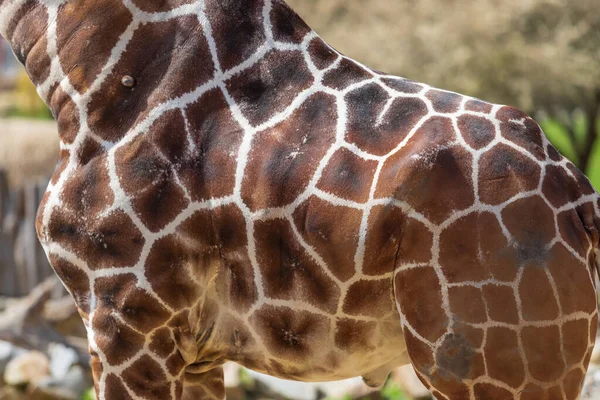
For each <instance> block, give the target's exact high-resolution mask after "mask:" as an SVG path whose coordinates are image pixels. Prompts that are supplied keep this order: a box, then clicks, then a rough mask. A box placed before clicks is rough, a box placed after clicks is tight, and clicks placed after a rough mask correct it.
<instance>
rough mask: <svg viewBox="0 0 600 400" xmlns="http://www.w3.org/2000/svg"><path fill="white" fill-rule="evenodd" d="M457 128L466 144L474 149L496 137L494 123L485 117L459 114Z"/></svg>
mask: <svg viewBox="0 0 600 400" xmlns="http://www.w3.org/2000/svg"><path fill="white" fill-rule="evenodd" d="M458 129H459V130H460V133H461V135H462V137H463V138H464V139H465V141H466V142H467V144H469V146H471V147H472V148H474V149H476V150H479V149H482V148H484V147H485V146H487V145H488V144H490V143H491V142H492V141H493V140H494V138H495V137H496V131H495V128H494V124H492V122H491V121H490V120H489V119H487V118H483V117H478V116H475V115H469V114H465V115H461V116H459V117H458Z"/></svg>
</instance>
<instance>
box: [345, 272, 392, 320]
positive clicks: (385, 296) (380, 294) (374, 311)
mask: <svg viewBox="0 0 600 400" xmlns="http://www.w3.org/2000/svg"><path fill="white" fill-rule="evenodd" d="M395 309H396V306H395V304H394V301H393V289H392V281H391V279H381V280H377V281H375V280H373V281H366V280H360V281H358V282H356V283H354V284H353V285H352V286H350V287H349V288H348V293H347V294H346V300H345V301H344V308H343V310H344V312H345V313H346V314H348V315H357V316H367V317H377V318H381V317H383V316H385V315H387V314H389V313H390V312H393V311H394V310H395Z"/></svg>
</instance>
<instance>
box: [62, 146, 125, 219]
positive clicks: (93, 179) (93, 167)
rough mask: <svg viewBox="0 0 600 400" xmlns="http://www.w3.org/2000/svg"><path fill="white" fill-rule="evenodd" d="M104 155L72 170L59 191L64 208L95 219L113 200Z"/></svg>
mask: <svg viewBox="0 0 600 400" xmlns="http://www.w3.org/2000/svg"><path fill="white" fill-rule="evenodd" d="M107 168H108V161H107V157H106V155H103V156H101V157H97V158H94V159H93V160H91V161H90V162H89V163H88V164H86V165H83V166H80V167H79V168H77V169H75V170H73V171H72V172H71V173H70V175H69V178H68V179H67V180H66V182H65V185H64V188H63V190H62V192H61V193H60V197H61V200H62V201H63V206H62V207H64V208H66V209H68V210H69V212H70V213H73V214H75V215H78V216H81V217H83V218H86V219H96V218H98V217H99V215H100V213H102V211H104V210H106V208H107V207H109V206H110V205H111V204H113V202H114V195H113V191H112V189H111V188H110V177H109V176H108V170H107Z"/></svg>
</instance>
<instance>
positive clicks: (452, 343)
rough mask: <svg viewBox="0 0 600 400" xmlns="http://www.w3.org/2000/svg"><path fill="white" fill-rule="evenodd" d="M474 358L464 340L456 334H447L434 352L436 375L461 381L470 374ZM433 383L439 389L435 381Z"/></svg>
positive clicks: (471, 349)
mask: <svg viewBox="0 0 600 400" xmlns="http://www.w3.org/2000/svg"><path fill="white" fill-rule="evenodd" d="M474 356H475V352H474V349H473V348H472V347H471V344H470V343H469V341H468V340H467V339H466V338H464V337H463V336H461V335H457V334H452V333H451V334H448V335H446V337H445V338H444V341H443V342H442V344H441V345H440V347H439V348H438V349H437V351H436V355H435V359H436V364H437V366H438V367H439V370H438V374H439V375H440V376H441V377H442V378H445V379H448V380H451V379H454V380H456V381H460V380H463V379H465V378H467V377H468V376H469V375H470V374H471V368H472V366H473V365H472V364H473V358H474ZM433 383H434V385H435V386H436V387H438V388H439V386H438V385H436V384H435V381H434V382H433ZM444 393H446V392H445V391H444ZM447 394H449V393H447Z"/></svg>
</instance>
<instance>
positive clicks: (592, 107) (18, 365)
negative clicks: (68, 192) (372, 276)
mask: <svg viewBox="0 0 600 400" xmlns="http://www.w3.org/2000/svg"><path fill="white" fill-rule="evenodd" d="M288 3H289V4H290V5H291V6H292V7H293V8H295V9H296V11H298V12H299V14H300V15H301V16H302V17H303V18H304V19H305V20H306V21H307V22H308V23H309V25H311V26H312V28H313V29H315V31H316V32H318V33H319V34H320V35H321V36H322V37H323V38H324V39H325V40H326V41H328V42H329V43H330V44H331V45H332V46H333V47H335V48H336V49H337V50H339V51H340V52H342V53H344V54H346V55H348V56H350V57H352V58H355V59H357V60H359V61H361V62H362V63H364V64H366V65H368V66H370V67H373V68H375V69H378V70H381V71H385V72H388V73H392V74H395V75H400V76H404V77H407V78H410V79H413V80H417V81H423V82H426V83H429V84H431V85H433V86H437V87H441V88H444V89H449V90H454V91H457V92H461V93H464V94H468V95H471V96H475V97H479V98H482V99H484V100H487V101H491V102H495V103H501V104H508V105H512V106H516V107H518V108H520V109H522V110H524V111H525V112H527V113H529V114H530V115H532V116H533V117H535V118H536V119H537V120H538V122H539V123H540V124H541V125H542V128H543V129H544V131H545V133H546V135H547V136H548V138H549V139H550V141H551V142H552V143H553V144H554V145H555V146H556V147H557V148H558V149H559V150H560V151H561V152H562V153H563V154H564V155H565V156H567V157H568V158H569V159H570V160H571V161H573V163H575V165H577V166H578V167H579V169H580V170H582V171H583V172H584V173H586V174H587V175H588V177H589V178H590V179H591V181H592V183H593V184H594V186H595V187H596V189H600V134H599V133H598V132H599V131H600V13H599V12H598V9H599V3H598V0H577V1H570V0H504V1H502V2H499V1H497V0H444V1H442V0H288ZM51 118H52V117H51V114H50V112H49V110H48V109H47V108H46V106H45V105H44V104H43V102H42V101H41V100H40V99H39V98H38V96H37V94H36V91H35V88H34V87H33V85H32V84H31V83H30V82H29V79H28V78H27V75H26V74H25V72H24V71H23V69H22V67H21V66H20V65H18V63H17V62H16V60H15V59H14V57H13V55H12V53H11V51H10V49H9V48H8V46H7V45H6V43H5V42H3V41H2V40H1V39H0V400H8V399H38V398H39V399H81V398H91V394H90V393H87V389H89V387H90V386H91V381H90V377H89V367H88V365H87V361H88V360H87V355H86V354H87V353H86V349H87V344H86V342H85V334H84V330H83V328H82V326H81V322H80V321H79V319H78V318H79V317H78V316H77V315H76V313H75V308H74V306H73V304H72V302H71V301H70V298H69V297H66V296H65V292H64V291H63V290H62V289H61V287H60V285H57V284H56V281H55V280H53V279H52V277H53V274H52V271H51V270H50V268H49V265H48V264H47V262H46V260H45V256H44V254H43V251H42V250H41V248H40V247H39V245H38V243H37V239H36V235H35V230H34V227H33V221H34V218H35V212H36V209H37V204H38V203H39V201H40V198H41V195H42V194H43V192H44V189H45V186H46V184H47V181H48V179H49V176H50V174H51V173H52V171H53V169H54V164H55V161H56V159H57V155H58V136H57V134H56V127H55V124H54V122H53V121H52V119H51ZM599 359H600V357H598V356H597V355H596V354H595V355H594V357H593V360H592V364H593V365H592V367H591V369H590V373H589V374H588V381H587V383H586V387H585V389H584V394H583V397H582V398H584V399H598V398H600V394H599V393H600V392H598V388H599V387H600V383H599V382H600V372H599V371H600V369H599V367H598V366H597V363H598V362H600V361H599ZM227 374H228V378H227V379H228V381H229V385H230V388H229V389H228V398H240V399H241V398H251V399H260V398H264V399H266V398H275V399H285V398H289V399H306V400H312V399H321V398H332V399H333V398H335V399H342V398H343V399H354V398H385V399H393V400H401V399H406V400H409V399H414V398H428V394H427V392H426V391H423V388H422V387H420V385H419V384H418V382H417V381H416V380H415V377H414V375H413V374H412V371H411V370H410V367H408V368H404V369H400V370H398V371H395V373H394V374H393V376H392V378H391V379H390V380H389V382H388V383H387V384H386V386H385V388H384V390H383V391H381V392H370V391H368V390H367V389H366V388H365V387H364V385H362V383H361V382H360V379H355V380H350V381H344V382H340V383H335V384H330V385H306V384H291V383H288V382H282V381H276V380H269V379H267V378H264V377H262V376H258V375H255V374H253V373H251V372H248V371H245V370H240V369H238V368H236V367H235V366H229V367H228V370H227Z"/></svg>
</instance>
